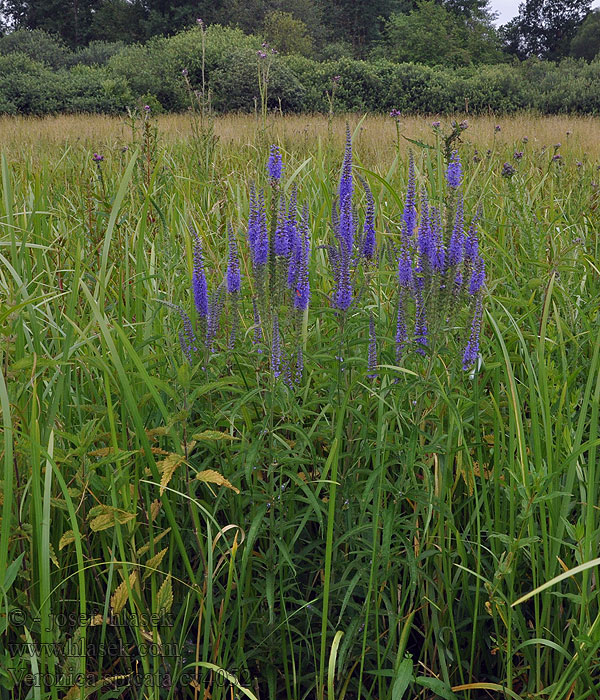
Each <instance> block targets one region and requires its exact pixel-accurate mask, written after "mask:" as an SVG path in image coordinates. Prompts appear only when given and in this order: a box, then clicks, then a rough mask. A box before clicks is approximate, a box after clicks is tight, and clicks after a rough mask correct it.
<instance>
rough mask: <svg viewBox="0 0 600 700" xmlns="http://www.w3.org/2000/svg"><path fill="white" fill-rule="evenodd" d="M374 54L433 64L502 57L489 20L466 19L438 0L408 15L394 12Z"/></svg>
mask: <svg viewBox="0 0 600 700" xmlns="http://www.w3.org/2000/svg"><path fill="white" fill-rule="evenodd" d="M374 55H375V56H376V57H381V58H384V57H385V58H390V59H392V60H394V61H398V62H414V63H424V64H426V65H430V66H433V65H438V64H445V65H451V66H464V65H469V64H471V63H498V62H499V61H501V60H502V53H501V51H500V41H499V38H498V35H497V33H496V31H495V29H494V27H493V26H492V25H491V23H490V22H486V21H483V20H479V21H478V20H476V19H475V18H474V17H472V18H471V19H469V20H467V19H465V18H464V17H460V16H458V15H456V14H455V13H454V12H452V11H450V10H449V9H447V8H446V6H445V5H440V4H438V3H437V2H436V0H424V1H423V2H420V3H419V4H418V6H417V8H416V9H415V10H412V12H410V13H408V14H393V15H392V16H391V17H390V18H389V20H388V21H387V22H386V24H385V28H384V40H383V42H382V44H381V45H380V46H379V47H378V49H376V50H375V51H374Z"/></svg>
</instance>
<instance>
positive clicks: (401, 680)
mask: <svg viewBox="0 0 600 700" xmlns="http://www.w3.org/2000/svg"><path fill="white" fill-rule="evenodd" d="M412 679H413V663H412V661H411V660H410V659H404V660H403V661H402V663H401V664H400V666H399V667H398V673H397V674H396V679H395V680H394V685H393V687H392V700H402V698H403V696H404V693H405V692H406V689H407V688H408V685H409V683H410V682H411V681H412Z"/></svg>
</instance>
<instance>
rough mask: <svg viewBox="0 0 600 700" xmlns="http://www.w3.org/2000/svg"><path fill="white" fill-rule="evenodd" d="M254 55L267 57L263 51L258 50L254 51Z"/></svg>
mask: <svg viewBox="0 0 600 700" xmlns="http://www.w3.org/2000/svg"><path fill="white" fill-rule="evenodd" d="M256 55H257V56H258V57H259V58H266V57H267V54H266V53H265V52H264V51H260V50H259V51H257V52H256Z"/></svg>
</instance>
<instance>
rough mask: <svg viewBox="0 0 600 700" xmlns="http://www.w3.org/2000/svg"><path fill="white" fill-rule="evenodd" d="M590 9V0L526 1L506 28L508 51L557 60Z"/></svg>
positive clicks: (522, 55)
mask: <svg viewBox="0 0 600 700" xmlns="http://www.w3.org/2000/svg"><path fill="white" fill-rule="evenodd" d="M590 7H591V0H566V1H565V0H525V2H522V3H521V4H520V5H519V15H518V17H516V18H515V19H514V20H512V21H511V22H510V23H509V25H508V26H507V27H506V28H505V31H504V34H505V43H506V44H507V47H508V50H509V51H510V52H511V53H514V54H515V55H517V56H519V57H522V58H525V57H528V56H537V57H539V58H544V59H548V60H558V59H560V58H563V57H564V56H567V55H568V53H569V47H570V43H571V39H572V38H573V36H574V35H575V33H576V31H577V28H578V26H579V25H580V24H581V22H582V21H583V19H584V17H585V16H586V14H587V13H588V12H589V10H590Z"/></svg>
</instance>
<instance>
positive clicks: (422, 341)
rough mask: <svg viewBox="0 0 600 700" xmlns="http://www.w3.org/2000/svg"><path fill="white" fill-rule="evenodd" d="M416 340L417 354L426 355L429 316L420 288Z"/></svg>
mask: <svg viewBox="0 0 600 700" xmlns="http://www.w3.org/2000/svg"><path fill="white" fill-rule="evenodd" d="M415 340H416V342H417V352H418V353H419V354H420V355H424V354H425V350H424V348H425V346H426V345H427V316H426V311H425V303H424V301H423V292H422V290H421V289H420V288H417V289H416V292H415Z"/></svg>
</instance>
